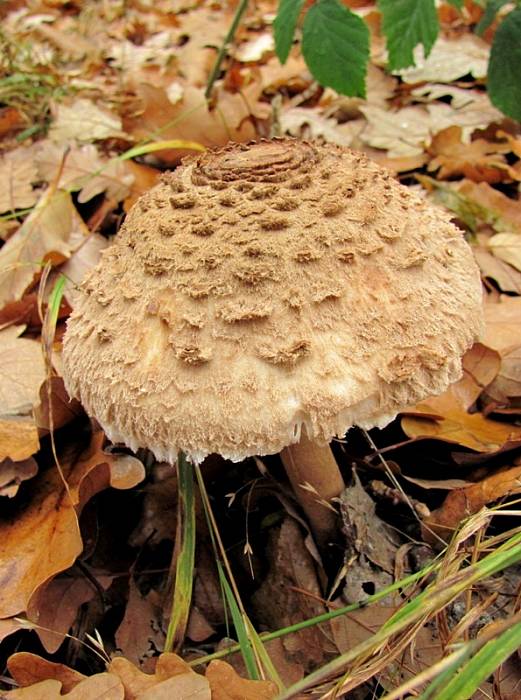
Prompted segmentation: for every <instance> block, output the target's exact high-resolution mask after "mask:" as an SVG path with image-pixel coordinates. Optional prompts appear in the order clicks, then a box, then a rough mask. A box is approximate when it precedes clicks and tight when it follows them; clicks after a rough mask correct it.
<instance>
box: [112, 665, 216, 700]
mask: <svg viewBox="0 0 521 700" xmlns="http://www.w3.org/2000/svg"><path fill="white" fill-rule="evenodd" d="M109 671H110V672H111V673H114V674H116V675H117V676H118V677H119V678H121V681H122V683H123V686H124V688H125V700H173V698H175V699H176V700H212V699H211V692H210V685H209V683H208V681H207V680H206V678H204V676H200V675H199V674H197V673H195V672H194V671H193V670H192V669H191V668H190V666H189V665H188V664H187V663H186V662H185V661H183V660H182V659H181V658H180V657H179V656H177V655H176V654H161V656H160V657H159V658H158V660H157V663H156V668H155V672H154V675H150V674H148V673H143V672H142V671H140V670H139V669H138V668H136V666H134V664H132V663H131V662H130V661H128V660H127V659H125V658H124V657H116V658H115V659H112V661H111V663H110V665H109Z"/></svg>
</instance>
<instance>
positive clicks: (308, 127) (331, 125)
mask: <svg viewBox="0 0 521 700" xmlns="http://www.w3.org/2000/svg"><path fill="white" fill-rule="evenodd" d="M322 112H323V110H322V109H319V108H310V107H293V108H290V109H285V110H284V111H283V112H282V113H281V115H280V119H279V122H280V128H281V131H282V133H284V134H290V135H291V136H298V137H300V138H309V139H320V140H323V141H326V142H327V143H336V144H338V145H339V146H350V145H351V143H352V140H353V139H352V138H351V137H350V136H348V135H347V134H346V133H345V132H343V131H341V130H339V129H338V122H337V121H336V119H332V118H327V117H325V116H324V115H323V114H322Z"/></svg>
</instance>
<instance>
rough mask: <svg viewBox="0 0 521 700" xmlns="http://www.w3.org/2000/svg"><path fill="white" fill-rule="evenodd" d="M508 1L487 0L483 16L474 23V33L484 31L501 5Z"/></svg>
mask: <svg viewBox="0 0 521 700" xmlns="http://www.w3.org/2000/svg"><path fill="white" fill-rule="evenodd" d="M508 1H509V0H489V2H487V6H486V7H485V12H484V13H483V17H482V18H481V19H480V20H479V22H478V23H477V24H476V34H479V36H481V35H482V34H483V33H484V32H486V30H487V29H488V28H489V27H490V25H491V24H492V22H493V21H494V19H495V17H496V15H497V13H498V12H499V10H500V9H501V8H502V7H503V5H506V4H507V2H508Z"/></svg>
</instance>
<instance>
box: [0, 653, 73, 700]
mask: <svg viewBox="0 0 521 700" xmlns="http://www.w3.org/2000/svg"><path fill="white" fill-rule="evenodd" d="M7 668H8V669H9V673H10V674H11V676H12V677H13V678H14V680H15V681H16V682H17V683H18V685H19V686H21V687H22V688H25V687H26V686H30V685H33V684H34V683H38V682H40V681H45V680H49V679H52V680H56V681H59V682H60V683H61V685H62V690H63V691H64V692H66V693H68V692H70V691H71V690H72V689H73V688H74V687H75V686H76V685H78V683H80V682H81V681H82V680H84V679H85V678H86V676H84V675H83V673H79V672H78V671H74V670H73V669H72V668H69V667H68V666H65V665H64V664H57V663H54V662H53V661H48V660H47V659H42V657H41V656H37V655H36V654H30V653H29V652H26V651H21V652H17V653H15V654H12V655H11V656H10V657H9V659H8V660H7Z"/></svg>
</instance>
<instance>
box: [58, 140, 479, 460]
mask: <svg viewBox="0 0 521 700" xmlns="http://www.w3.org/2000/svg"><path fill="white" fill-rule="evenodd" d="M136 288H137V289H139V290H140V291H139V293H136ZM83 289H84V291H85V294H84V296H83V299H82V300H81V302H79V304H78V306H77V307H76V308H75V310H74V312H73V314H72V315H71V318H70V321H69V324H68V331H67V334H66V337H65V342H64V372H65V378H66V382H67V387H68V390H69V392H70V393H71V395H73V396H76V397H78V398H79V399H80V400H81V401H82V403H83V404H84V406H85V407H86V409H87V411H88V412H89V413H91V414H92V415H93V416H95V417H96V418H97V419H98V420H99V422H100V423H101V424H102V425H103V427H104V428H105V429H106V431H107V433H108V434H109V436H111V437H112V438H113V439H114V440H119V441H124V442H126V443H127V444H128V445H130V446H131V447H133V448H136V447H138V446H147V447H149V448H150V449H152V450H153V452H154V453H155V454H156V456H157V457H158V458H159V459H167V460H170V461H173V460H174V459H175V457H176V454H177V451H178V450H179V449H182V450H184V451H185V452H186V453H187V454H188V455H189V456H190V457H192V458H193V459H196V460H200V459H202V458H203V457H204V456H205V455H206V454H208V453H212V452H216V453H220V454H222V455H223V456H225V457H229V458H231V459H234V460H239V459H242V458H244V457H246V456H248V455H251V454H266V453H273V452H277V451H279V450H281V449H282V448H283V447H284V446H286V445H288V444H290V443H294V442H296V441H297V440H298V439H299V435H300V430H301V427H302V425H305V427H306V432H307V435H308V437H309V438H310V439H313V440H318V441H327V440H329V439H330V438H331V437H332V436H333V435H342V434H344V432H345V431H346V430H347V429H348V428H349V427H350V426H351V425H353V424H357V425H361V426H364V427H371V426H374V425H382V424H385V423H386V422H387V421H388V420H389V419H390V418H391V417H392V416H393V415H394V414H396V412H397V411H398V410H400V409H403V408H404V407H407V406H410V405H411V404H414V403H415V402H417V401H418V400H420V399H422V398H424V397H426V396H429V395H432V394H437V393H440V392H441V391H443V390H444V389H445V388H446V386H447V385H448V384H449V383H450V382H452V381H454V380H455V379H457V378H458V376H459V374H460V372H461V362H460V358H461V356H462V354H463V353H464V352H465V350H466V349H467V348H468V347H469V346H470V345H471V344H472V342H473V341H474V340H475V339H476V337H477V336H478V335H479V332H480V328H481V311H480V306H481V288H480V281H479V274H478V271H477V268H476V266H475V264H474V261H473V258H472V254H471V252H470V249H469V247H468V246H467V244H466V243H465V241H464V240H463V237H462V235H461V232H460V231H459V230H458V229H457V228H456V227H455V226H453V225H452V224H451V223H450V221H449V218H448V217H447V216H446V215H444V214H443V213H440V212H439V211H437V210H435V209H433V208H432V207H430V206H429V205H427V204H425V203H424V202H423V201H422V200H421V199H420V198H419V197H418V196H417V195H416V194H415V193H413V192H411V191H410V190H407V189H406V188H404V187H402V186H401V185H399V184H398V183H396V182H395V181H394V180H392V179H391V178H390V177H389V175H388V173H387V172H385V171H383V170H382V169H381V168H380V167H378V166H377V165H375V164H374V163H372V162H370V161H368V160H367V159H366V158H365V157H364V156H363V155H360V154H355V153H353V152H351V151H349V150H347V149H343V148H340V147H335V146H318V145H312V144H309V143H306V142H300V141H293V140H276V141H271V142H260V143H255V144H250V145H231V146H228V147H226V148H224V149H221V150H219V151H214V152H208V153H205V154H203V155H199V156H196V157H193V158H191V159H188V160H186V161H185V162H184V164H183V165H182V166H181V167H179V168H178V169H177V170H176V171H175V172H174V173H168V174H166V175H165V176H163V177H162V178H161V181H160V182H159V184H158V185H157V186H156V187H154V188H153V190H151V191H150V192H148V193H147V194H145V195H144V196H143V197H142V198H141V199H140V200H139V201H138V202H137V204H136V205H135V206H134V207H133V209H132V210H131V212H130V213H129V215H128V217H127V220H126V222H125V224H124V225H123V227H122V229H121V231H120V233H119V234H118V237H117V240H116V243H115V244H114V246H113V247H112V248H111V249H109V250H108V251H107V252H106V253H105V254H104V256H103V259H102V261H101V262H100V264H99V265H98V267H97V268H96V269H95V270H94V271H93V272H92V273H91V274H90V276H89V278H88V279H87V280H86V281H85V282H84V284H83ZM252 387H255V391H253V390H252Z"/></svg>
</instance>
